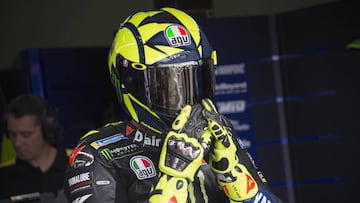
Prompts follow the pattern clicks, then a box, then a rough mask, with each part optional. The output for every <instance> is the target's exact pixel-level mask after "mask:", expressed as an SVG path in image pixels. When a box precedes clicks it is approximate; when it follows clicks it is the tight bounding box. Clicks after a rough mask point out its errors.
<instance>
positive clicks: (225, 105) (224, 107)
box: [216, 100, 246, 114]
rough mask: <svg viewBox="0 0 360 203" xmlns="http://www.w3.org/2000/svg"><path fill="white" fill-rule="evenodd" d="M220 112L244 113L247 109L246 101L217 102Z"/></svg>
mask: <svg viewBox="0 0 360 203" xmlns="http://www.w3.org/2000/svg"><path fill="white" fill-rule="evenodd" d="M216 104H217V105H218V107H219V108H218V110H219V113H222V114H224V113H242V112H244V111H245V107H246V101H245V100H237V101H230V102H217V103H216Z"/></svg>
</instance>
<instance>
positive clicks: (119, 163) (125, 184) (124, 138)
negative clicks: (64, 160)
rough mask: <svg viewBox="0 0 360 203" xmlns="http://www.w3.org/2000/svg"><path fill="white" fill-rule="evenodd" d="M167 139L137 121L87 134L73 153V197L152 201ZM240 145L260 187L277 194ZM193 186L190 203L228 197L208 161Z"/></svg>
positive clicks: (69, 188)
mask: <svg viewBox="0 0 360 203" xmlns="http://www.w3.org/2000/svg"><path fill="white" fill-rule="evenodd" d="M163 140H164V135H160V134H156V133H154V132H153V131H150V130H149V129H147V128H145V127H143V126H141V125H139V124H137V123H136V122H134V121H122V122H118V123H113V124H108V125H106V126H105V127H102V128H100V129H98V130H93V131H90V132H89V133H88V134H86V135H85V136H84V137H83V138H81V140H80V143H79V145H78V146H77V147H76V148H75V149H74V150H73V153H72V155H71V156H70V167H69V168H68V170H67V172H66V178H65V193H66V196H67V198H68V200H69V202H79V203H81V202H87V203H89V202H90V203H100V202H101V203H114V202H116V203H118V202H122V203H128V202H129V203H145V202H148V198H149V194H150V191H151V188H152V186H154V185H155V184H156V182H157V180H158V178H159V177H158V174H159V169H158V161H159V157H160V152H161V147H162V145H163ZM236 144H237V146H238V150H237V153H238V157H240V160H242V163H243V164H244V165H245V166H246V167H247V168H248V170H249V171H250V172H251V173H252V175H253V177H254V179H255V181H256V182H257V184H258V186H259V188H261V190H262V191H265V193H267V194H270V195H271V196H272V194H271V193H270V192H269V190H268V186H267V185H266V183H265V182H263V180H264V178H263V177H261V173H260V171H258V170H257V169H256V168H255V167H254V165H253V163H252V160H251V159H250V157H249V156H248V155H247V153H246V151H244V150H242V149H241V147H240V145H239V143H238V142H236ZM188 191H189V199H188V202H196V203H201V202H210V203H223V202H224V203H225V202H228V200H227V197H226V195H225V194H224V192H223V191H222V190H221V188H219V186H218V185H217V183H216V176H215V175H214V173H213V172H212V171H211V169H210V167H209V166H208V165H207V164H206V162H204V164H203V165H202V166H201V167H200V170H199V171H198V172H197V175H196V177H195V180H194V182H193V183H191V184H189V187H188ZM260 200H261V199H260ZM259 202H261V201H259Z"/></svg>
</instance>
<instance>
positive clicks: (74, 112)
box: [0, 1, 360, 203]
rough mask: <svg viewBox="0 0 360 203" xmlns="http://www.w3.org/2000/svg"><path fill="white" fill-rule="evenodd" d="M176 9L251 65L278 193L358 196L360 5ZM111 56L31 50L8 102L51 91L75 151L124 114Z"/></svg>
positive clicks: (299, 197)
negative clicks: (218, 11)
mask: <svg viewBox="0 0 360 203" xmlns="http://www.w3.org/2000/svg"><path fill="white" fill-rule="evenodd" d="M163 2H164V1H162V2H161V1H158V2H157V3H156V6H163V5H162V3H163ZM177 6H178V7H184V8H185V9H188V10H189V12H191V13H192V14H193V15H194V16H195V17H196V18H197V20H198V21H199V24H200V25H201V26H202V27H203V29H204V30H205V32H206V33H207V36H208V38H209V40H210V42H212V45H213V46H214V48H215V49H216V50H217V51H218V57H219V64H220V65H221V64H227V63H232V62H244V63H245V64H246V67H247V71H248V82H249V84H248V86H249V92H250V103H249V106H248V108H251V111H252V113H253V115H252V116H253V124H254V128H255V129H254V132H255V141H256V142H257V144H256V152H257V156H256V157H257V160H256V161H257V165H259V167H260V168H261V169H262V171H263V172H264V174H265V175H266V176H267V178H268V181H269V182H270V185H271V187H272V188H273V190H274V192H275V193H276V194H278V195H279V196H280V197H281V198H282V199H283V200H284V202H299V203H302V202H306V203H308V202H350V201H351V202H357V200H359V199H360V198H359V197H358V195H357V194H356V193H357V190H358V189H359V186H358V183H357V182H358V181H359V179H360V178H359V175H358V171H359V170H357V169H358V168H357V166H356V165H357V162H356V160H357V159H358V158H357V155H359V150H358V148H359V147H358V143H359V137H358V134H359V127H358V121H360V119H358V115H359V114H358V112H359V111H358V110H359V108H358V107H357V104H358V101H359V94H358V88H357V87H358V82H357V81H358V72H359V71H358V69H359V68H360V50H359V49H352V48H347V47H346V46H347V45H348V44H349V43H351V42H352V41H353V40H355V39H359V38H360V26H359V22H360V14H359V12H358V9H357V8H358V7H357V4H356V2H355V1H338V2H333V3H328V4H325V5H319V6H314V7H311V8H304V9H299V10H296V11H289V12H284V13H280V14H276V15H260V16H243V17H223V18H215V17H211V15H209V13H208V12H207V11H208V9H209V8H211V6H212V5H211V4H203V7H205V9H199V8H197V9H193V8H189V7H188V5H185V4H183V5H179V4H178V5H177ZM196 6H198V4H196ZM193 7H195V6H193ZM107 52H108V47H102V46H100V47H99V46H97V47H96V46H94V47H86V48H82V47H81V48H33V49H26V50H23V51H22V52H21V53H19V55H18V57H17V58H16V60H15V61H14V65H13V67H12V68H10V69H7V70H3V71H1V75H0V77H1V78H0V80H1V91H2V94H1V95H2V103H3V104H6V103H7V101H9V100H10V99H11V98H12V97H14V96H15V95H17V94H19V93H24V92H34V93H37V94H41V95H43V96H44V97H46V98H47V99H48V100H49V102H50V103H51V104H52V105H54V106H56V107H58V108H59V109H60V110H61V111H60V113H61V119H62V121H63V123H64V124H65V126H66V129H65V132H66V136H65V140H64V141H63V145H64V146H65V147H69V148H71V147H73V146H74V144H75V143H76V141H77V140H78V138H79V137H80V136H81V135H82V134H83V133H84V132H86V131H87V130H88V129H91V128H94V127H98V126H99V125H101V124H102V123H103V122H106V121H107V120H112V119H114V118H118V117H123V116H124V115H123V114H122V111H121V110H120V109H119V108H118V105H117V101H116V96H115V93H114V91H113V87H112V86H111V84H110V80H109V79H108V72H107ZM2 108H3V106H2ZM112 112H115V113H112Z"/></svg>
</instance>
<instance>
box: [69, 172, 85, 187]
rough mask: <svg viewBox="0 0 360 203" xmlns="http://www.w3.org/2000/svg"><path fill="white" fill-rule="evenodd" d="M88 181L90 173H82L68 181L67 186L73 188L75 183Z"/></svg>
mask: <svg viewBox="0 0 360 203" xmlns="http://www.w3.org/2000/svg"><path fill="white" fill-rule="evenodd" d="M88 180H90V172H86V173H82V174H80V175H77V176H74V177H72V178H70V179H69V180H68V182H69V186H70V187H71V186H73V185H75V184H77V183H81V182H84V181H88Z"/></svg>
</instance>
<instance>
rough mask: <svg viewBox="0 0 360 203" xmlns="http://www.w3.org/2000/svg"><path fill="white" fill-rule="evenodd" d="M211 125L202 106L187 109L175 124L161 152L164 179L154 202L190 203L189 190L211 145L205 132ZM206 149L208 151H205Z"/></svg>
mask: <svg viewBox="0 0 360 203" xmlns="http://www.w3.org/2000/svg"><path fill="white" fill-rule="evenodd" d="M206 125H207V122H206V121H205V120H204V119H203V117H202V109H201V105H200V104H197V105H194V106H193V107H191V106H190V105H187V106H185V107H184V108H183V109H182V110H181V111H180V114H179V115H178V116H177V117H176V119H175V120H174V122H173V124H172V130H171V131H170V132H169V133H168V134H167V136H166V138H165V140H164V145H163V147H162V150H161V154H160V160H159V169H160V171H161V174H160V179H159V181H158V183H157V184H156V185H155V187H154V188H153V190H152V192H151V196H150V199H149V201H150V202H154V203H155V202H156V203H158V202H178V203H180V202H184V203H185V202H186V201H187V197H188V191H187V186H188V182H189V181H194V176H195V175H196V173H197V171H198V169H199V168H200V166H201V163H202V160H203V158H204V151H205V150H207V149H208V148H209V146H210V143H211V140H210V138H211V134H210V132H209V131H204V128H206ZM204 149H205V150H204Z"/></svg>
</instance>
